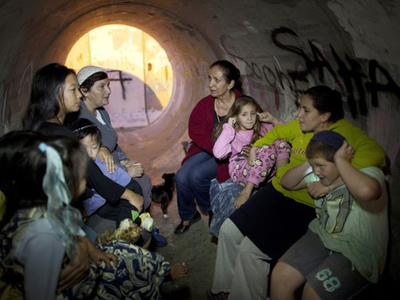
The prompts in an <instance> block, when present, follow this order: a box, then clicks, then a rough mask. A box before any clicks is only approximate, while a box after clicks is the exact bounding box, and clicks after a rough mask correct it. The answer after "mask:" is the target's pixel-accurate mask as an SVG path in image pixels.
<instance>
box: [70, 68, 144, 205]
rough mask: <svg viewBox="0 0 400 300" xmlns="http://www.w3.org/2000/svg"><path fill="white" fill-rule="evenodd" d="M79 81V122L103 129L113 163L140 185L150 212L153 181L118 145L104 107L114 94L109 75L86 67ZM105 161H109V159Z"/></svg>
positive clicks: (102, 70)
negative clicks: (81, 120) (81, 100)
mask: <svg viewBox="0 0 400 300" xmlns="http://www.w3.org/2000/svg"><path fill="white" fill-rule="evenodd" d="M77 77H78V83H79V87H80V90H81V93H82V95H83V102H82V103H81V108H80V110H79V118H85V119H88V120H90V121H92V122H93V123H95V124H96V126H97V127H98V128H99V129H100V131H101V136H102V146H103V147H105V148H107V149H108V150H109V152H110V153H111V155H112V157H113V161H115V162H116V163H118V164H119V165H121V167H123V168H125V169H126V171H127V172H128V173H129V175H131V177H132V178H135V180H136V181H137V182H138V183H139V184H140V186H141V187H142V190H143V198H144V209H146V208H148V207H149V206H150V204H151V188H152V185H151V180H150V177H149V176H148V175H146V174H144V170H143V166H142V165H141V164H140V163H138V162H135V161H132V160H130V159H129V158H128V157H127V155H126V153H125V152H124V151H123V150H122V149H121V147H120V146H119V145H118V135H117V132H116V131H115V129H114V128H113V126H112V124H111V120H110V116H109V114H108V113H107V111H106V110H105V109H104V106H106V105H107V104H108V103H109V98H110V94H111V89H110V80H109V78H108V75H107V71H106V70H105V69H104V68H101V67H97V66H86V67H83V68H82V69H81V70H80V71H79V72H78V74H77ZM104 159H106V160H107V157H106V156H105V157H104ZM106 163H107V161H106ZM109 165H110V166H112V163H110V164H109Z"/></svg>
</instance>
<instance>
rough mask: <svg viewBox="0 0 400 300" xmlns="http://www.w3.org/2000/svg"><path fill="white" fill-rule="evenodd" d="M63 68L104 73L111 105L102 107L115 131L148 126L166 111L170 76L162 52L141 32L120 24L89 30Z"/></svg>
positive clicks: (70, 53) (72, 50) (166, 61)
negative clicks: (94, 69) (97, 68)
mask: <svg viewBox="0 0 400 300" xmlns="http://www.w3.org/2000/svg"><path fill="white" fill-rule="evenodd" d="M65 64H66V65H67V66H68V67H70V68H72V69H75V70H76V71H78V70H80V69H81V68H82V67H84V66H88V65H95V66H100V67H103V68H105V69H106V70H107V73H108V77H109V79H110V88H111V95H110V103H109V104H108V105H107V106H106V107H105V109H106V110H107V111H108V113H109V114H110V117H111V121H112V124H113V126H114V128H125V129H126V128H132V129H133V128H137V127H144V126H149V125H150V124H151V123H153V122H154V121H155V120H156V119H158V118H159V117H160V116H161V115H162V113H163V112H164V110H165V108H166V107H167V105H168V103H169V100H170V97H171V93H172V88H173V72H172V67H171V63H170V61H169V59H168V56H167V54H166V52H165V50H164V49H163V48H162V47H161V45H160V44H159V43H158V42H157V41H156V40H155V39H154V38H153V37H151V36H150V35H148V34H147V33H145V32H143V31H142V30H140V29H138V28H135V27H132V26H127V25H120V24H112V25H104V26H100V27H97V28H95V29H92V30H90V31H89V32H87V33H86V34H84V35H83V36H82V37H81V38H79V40H78V41H77V42H76V43H75V44H74V45H73V47H72V49H71V50H70V52H69V54H68V57H67V59H66V62H65Z"/></svg>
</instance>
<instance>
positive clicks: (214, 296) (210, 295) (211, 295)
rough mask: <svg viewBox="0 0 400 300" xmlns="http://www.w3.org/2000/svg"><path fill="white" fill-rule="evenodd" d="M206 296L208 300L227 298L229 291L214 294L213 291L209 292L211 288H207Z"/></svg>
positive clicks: (223, 299)
mask: <svg viewBox="0 0 400 300" xmlns="http://www.w3.org/2000/svg"><path fill="white" fill-rule="evenodd" d="M207 298H208V299H210V300H227V299H228V298H229V293H224V292H221V293H218V294H214V293H213V292H211V288H209V289H208V290H207Z"/></svg>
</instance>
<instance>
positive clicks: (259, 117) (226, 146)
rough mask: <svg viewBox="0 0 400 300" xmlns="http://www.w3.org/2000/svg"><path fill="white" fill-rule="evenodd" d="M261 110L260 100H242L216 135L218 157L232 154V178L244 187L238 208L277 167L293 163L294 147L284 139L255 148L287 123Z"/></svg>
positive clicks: (230, 168) (215, 146) (215, 150)
mask: <svg viewBox="0 0 400 300" xmlns="http://www.w3.org/2000/svg"><path fill="white" fill-rule="evenodd" d="M261 111H262V109H261V107H260V105H259V104H258V103H257V101H256V100H254V99H253V98H251V97H248V96H243V97H240V98H239V99H237V100H236V101H235V102H234V103H233V105H232V107H231V109H230V111H229V112H228V114H227V116H226V117H225V119H224V122H222V123H221V124H220V125H218V127H217V128H216V131H215V134H214V139H215V140H216V141H215V144H214V148H213V153H214V156H215V157H216V158H217V159H223V158H225V157H227V156H228V155H230V159H229V175H230V177H231V179H232V181H233V182H235V183H239V184H240V185H242V186H244V188H243V190H242V191H241V192H240V194H239V196H238V197H237V198H236V199H235V202H234V206H235V208H236V209H237V208H239V207H240V206H241V205H243V204H244V203H245V202H246V201H247V200H248V199H249V197H250V195H251V193H252V191H253V188H254V187H258V186H259V185H260V184H261V183H262V182H264V181H265V180H266V179H268V181H269V180H270V179H271V178H272V177H273V176H274V175H275V173H276V168H277V167H280V166H283V165H285V164H287V163H288V161H289V153H290V146H289V144H287V143H286V142H283V141H281V140H276V141H275V142H274V143H273V144H272V145H263V146H262V147H261V148H251V145H252V144H253V143H254V142H255V141H256V140H258V139H259V138H261V137H263V136H264V134H265V133H266V132H267V131H269V130H271V129H272V128H273V127H274V125H277V124H279V123H283V121H280V120H278V119H276V118H275V117H274V116H272V115H271V114H270V113H268V112H261Z"/></svg>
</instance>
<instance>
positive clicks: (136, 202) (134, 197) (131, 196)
mask: <svg viewBox="0 0 400 300" xmlns="http://www.w3.org/2000/svg"><path fill="white" fill-rule="evenodd" d="M121 198H122V199H125V200H127V201H128V202H129V203H130V204H132V205H133V206H134V207H136V208H137V209H138V211H139V212H141V211H142V210H143V197H142V196H140V195H139V194H136V193H134V192H132V191H131V190H130V189H125V192H124V193H123V194H122V195H121Z"/></svg>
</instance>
